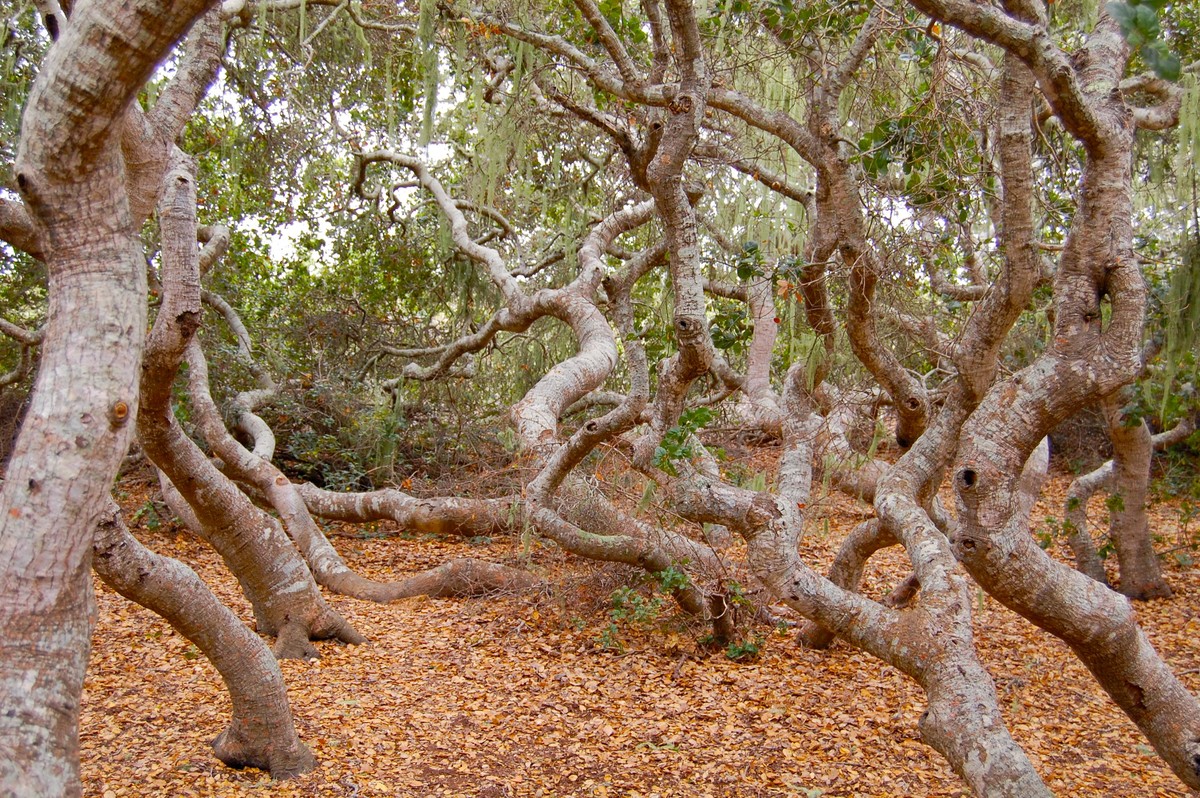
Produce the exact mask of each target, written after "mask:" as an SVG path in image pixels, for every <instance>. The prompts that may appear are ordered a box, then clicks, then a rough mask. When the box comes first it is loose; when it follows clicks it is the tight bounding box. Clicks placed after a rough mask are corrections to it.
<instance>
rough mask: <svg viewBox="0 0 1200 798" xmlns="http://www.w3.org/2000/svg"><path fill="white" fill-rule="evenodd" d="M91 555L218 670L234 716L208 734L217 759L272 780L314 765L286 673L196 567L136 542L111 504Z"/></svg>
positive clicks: (116, 585) (116, 586) (109, 580)
mask: <svg viewBox="0 0 1200 798" xmlns="http://www.w3.org/2000/svg"><path fill="white" fill-rule="evenodd" d="M92 554H93V557H92V567H93V568H94V569H95V571H96V573H97V575H99V577H100V578H101V579H102V580H104V583H105V584H106V585H108V586H109V587H111V588H112V589H113V590H115V591H117V592H118V593H120V594H121V595H122V596H124V597H125V598H127V599H129V600H130V601H134V602H137V603H138V604H141V605H142V606H143V607H146V608H147V609H150V610H151V611H153V612H155V613H157V614H158V615H160V616H162V617H163V618H164V619H165V620H166V621H167V622H168V623H170V624H171V626H172V627H174V628H175V630H176V631H177V632H179V633H180V634H181V635H183V636H184V637H185V638H187V639H188V640H189V641H191V642H192V643H194V644H195V645H196V647H197V648H198V649H200V651H201V653H203V654H204V656H205V657H207V658H208V659H209V661H210V662H212V664H213V665H214V666H215V667H216V669H217V671H218V672H219V673H220V674H221V678H222V679H223V680H224V682H225V687H226V689H227V690H228V691H229V696H230V699H231V700H232V702H233V718H232V719H231V720H230V723H229V726H228V728H226V729H225V731H223V732H221V734H220V736H219V737H217V738H216V739H215V740H213V750H214V751H215V752H216V755H217V758H218V759H220V760H221V761H222V762H224V763H225V764H227V765H229V766H231V767H237V768H242V767H256V768H261V769H263V770H266V771H268V772H270V774H271V776H272V778H276V779H286V778H290V777H292V776H298V775H300V774H301V773H307V772H308V771H310V770H312V769H313V767H314V766H315V764H316V763H315V761H314V759H313V756H312V754H311V753H310V752H309V750H308V748H307V746H305V745H304V743H302V742H300V739H299V737H297V736H296V728H295V724H294V723H293V722H292V711H291V707H290V705H289V704H288V698H287V688H286V686H285V685H284V683H283V674H282V673H281V672H280V670H279V665H278V663H277V662H276V661H275V657H274V656H273V655H272V654H271V650H270V649H269V648H267V646H266V644H264V643H263V641H262V639H261V638H259V637H258V636H257V635H255V634H254V633H253V632H251V631H250V630H249V629H247V628H246V626H245V625H244V624H242V622H241V621H239V620H238V618H237V616H236V615H234V614H233V612H231V611H230V610H229V608H228V607H226V606H225V605H224V604H222V603H221V602H220V600H219V599H217V597H216V596H214V595H213V593H212V591H211V590H209V589H208V586H207V585H205V584H204V582H203V581H202V580H201V579H200V577H198V576H197V575H196V573H195V571H193V570H192V569H191V568H189V567H187V566H186V565H184V564H183V563H181V562H179V561H178V560H174V559H171V558H170V557H164V556H162V555H160V554H156V553H154V552H153V551H150V550H149V549H147V548H146V547H145V546H143V545H142V544H141V543H140V542H138V540H137V539H136V538H135V537H134V536H133V535H132V534H130V532H129V529H128V528H127V527H126V526H125V522H124V520H123V519H122V518H121V510H120V508H119V507H117V506H116V503H115V502H110V504H109V507H108V509H107V511H106V512H105V513H104V515H103V516H102V517H101V521H100V524H99V526H98V527H97V533H96V540H95V541H94V542H93V544H92Z"/></svg>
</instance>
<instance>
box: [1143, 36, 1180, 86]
mask: <svg viewBox="0 0 1200 798" xmlns="http://www.w3.org/2000/svg"><path fill="white" fill-rule="evenodd" d="M1142 58H1143V59H1144V60H1145V61H1146V65H1147V66H1148V67H1150V68H1151V69H1152V70H1154V74H1156V75H1158V76H1159V77H1160V78H1162V79H1163V80H1179V78H1180V77H1181V76H1182V75H1183V65H1182V64H1181V63H1180V60H1179V56H1178V55H1176V54H1175V53H1173V52H1171V51H1170V50H1169V49H1167V45H1166V43H1165V42H1162V41H1156V42H1151V43H1150V44H1147V45H1146V46H1144V47H1142Z"/></svg>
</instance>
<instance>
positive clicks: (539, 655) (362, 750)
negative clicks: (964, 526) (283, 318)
mask: <svg viewBox="0 0 1200 798" xmlns="http://www.w3.org/2000/svg"><path fill="white" fill-rule="evenodd" d="M1064 488H1065V481H1064V480H1062V479H1061V478H1060V479H1056V480H1055V481H1054V483H1053V485H1052V489H1051V490H1052V493H1053V494H1058V493H1061V491H1062V490H1063V489H1064ZM135 502H136V499H135ZM136 506H137V504H136V503H135V504H134V505H133V507H134V508H136ZM1059 506H1061V505H1059ZM861 511H862V508H856V507H855V506H854V505H853V504H851V503H849V502H842V501H835V500H828V501H827V503H826V507H825V515H826V517H827V519H828V524H826V523H825V519H818V520H817V521H816V522H815V523H814V524H813V525H812V527H813V532H812V533H811V534H810V535H809V536H808V538H806V541H805V546H806V548H807V549H809V551H806V556H808V557H809V558H810V562H817V561H820V562H825V561H827V560H828V558H829V557H830V556H831V547H832V544H833V543H835V542H836V540H838V539H840V532H841V530H843V529H844V528H846V527H847V525H849V524H851V523H853V522H854V520H855V518H854V516H855V515H857V514H859V513H861ZM1060 514H1061V513H1060V511H1057V510H1055V509H1054V508H1053V507H1039V509H1038V510H1037V511H1036V512H1035V515H1034V517H1035V518H1037V519H1042V518H1045V516H1047V515H1055V516H1058V515H1060ZM143 520H145V519H143ZM1172 524H1175V525H1176V526H1177V524H1178V514H1177V513H1175V514H1174V515H1172V513H1171V511H1170V510H1169V508H1168V509H1167V510H1166V511H1165V512H1164V513H1162V514H1161V515H1160V517H1159V518H1158V528H1159V531H1160V533H1162V534H1163V535H1164V536H1165V539H1166V540H1168V541H1173V540H1174V534H1175V532H1174V531H1173V529H1172ZM826 527H828V531H826ZM360 531H361V530H360ZM1194 531H1200V530H1194ZM137 532H138V534H139V536H140V537H141V538H142V539H143V541H145V542H147V543H148V544H149V545H151V546H152V547H153V548H155V549H156V550H158V551H160V552H162V553H164V554H168V555H171V556H174V557H178V558H180V559H183V560H184V561H186V562H188V563H190V564H192V565H193V567H195V568H196V569H197V571H199V572H200V574H201V576H203V577H204V579H205V580H206V581H207V582H208V583H209V584H210V585H212V586H213V587H214V589H215V590H216V591H217V592H218V594H219V595H221V597H222V598H223V599H224V600H225V601H226V602H227V603H228V604H229V605H230V606H232V607H233V608H234V609H235V611H237V612H238V613H239V614H241V615H242V617H244V618H247V619H248V618H249V608H248V605H247V604H246V602H245V601H244V599H242V598H241V596H240V595H239V594H238V593H237V589H236V585H235V584H234V582H233V580H232V578H230V577H228V576H227V575H226V574H225V573H224V572H223V570H222V569H221V567H220V564H219V561H218V559H217V558H216V556H215V555H213V554H212V553H210V552H209V551H208V550H206V549H205V547H204V546H203V545H202V544H200V543H199V542H197V541H195V540H194V539H192V538H191V537H190V536H188V535H183V534H178V533H176V532H175V531H174V530H173V529H171V528H169V527H168V526H165V525H164V526H162V527H160V528H159V529H158V530H156V531H149V530H146V529H144V528H143V529H138V530H137ZM335 543H336V544H337V545H338V547H339V549H340V550H341V551H342V552H343V554H344V555H345V556H346V559H347V561H348V562H350V564H351V565H352V566H354V567H356V568H359V569H361V570H362V571H364V572H366V573H369V574H373V575H376V576H378V577H386V576H388V575H396V574H401V573H404V572H410V571H414V570H417V569H420V568H424V567H429V566H431V565H436V564H438V563H440V562H442V561H443V560H444V559H446V558H448V557H449V556H455V555H456V556H463V555H464V554H466V555H467V556H476V557H484V558H489V559H497V560H512V559H513V558H515V557H518V556H520V552H519V551H518V549H519V547H520V543H519V542H518V541H507V540H499V541H478V540H477V541H475V542H474V543H473V544H472V543H465V542H459V541H446V540H404V539H398V538H393V539H359V538H353V539H352V538H346V537H339V538H337V539H336V540H335ZM527 554H529V555H530V556H531V558H532V562H533V564H534V566H535V567H540V568H544V569H546V571H547V572H548V573H549V574H550V575H551V576H553V577H557V578H558V580H559V584H560V587H559V588H558V589H557V590H556V591H555V593H554V594H552V595H549V596H543V597H540V598H538V599H536V600H530V598H529V597H523V598H501V599H494V600H489V601H482V600H477V601H465V602H464V601H453V600H442V599H420V600H410V601H403V602H399V603H397V604H394V605H390V606H374V605H369V604H366V603H362V602H357V601H352V600H343V599H339V598H337V597H335V598H333V599H332V601H333V603H334V604H335V605H336V606H337V607H338V608H339V609H340V610H341V611H342V612H344V613H345V614H346V615H347V616H348V617H349V618H350V619H351V620H352V621H353V623H354V624H355V625H356V627H357V628H358V629H359V630H360V631H362V632H363V633H365V634H366V635H367V636H368V637H369V638H370V639H371V643H370V644H369V645H365V646H358V647H347V646H341V645H336V644H322V646H321V653H322V657H323V658H322V659H321V660H320V661H319V662H313V663H304V662H294V661H291V662H285V663H284V664H283V670H284V674H285V677H286V679H287V683H288V686H289V692H290V695H291V698H292V701H293V708H294V711H295V715H296V719H297V725H298V728H299V731H300V734H301V737H302V738H303V739H304V740H305V741H307V742H308V744H309V745H310V746H311V747H312V748H313V751H314V753H315V754H316V756H317V759H318V760H319V762H320V767H319V769H318V770H317V771H316V772H314V773H312V774H310V775H308V776H305V777H303V778H301V779H297V780H296V781H293V782H287V783H279V784H273V783H271V782H270V781H269V780H268V779H267V778H266V776H265V775H264V774H263V773H260V772H258V771H242V772H238V771H233V770H229V769H227V768H225V767H223V766H221V765H220V764H219V763H218V762H217V761H216V760H215V759H214V758H213V757H212V755H211V752H210V749H209V747H208V742H209V741H210V740H211V739H212V738H213V737H214V736H216V735H217V734H218V733H219V732H220V731H221V729H222V728H223V724H224V721H225V720H226V718H227V716H228V715H227V713H228V701H227V699H226V697H225V695H224V692H223V690H222V687H221V684H220V681H219V678H218V677H217V675H216V672H215V670H214V669H213V668H212V667H211V666H210V665H209V664H208V662H207V661H206V660H205V659H204V658H203V657H200V656H199V655H198V653H197V652H196V650H195V649H194V648H192V647H191V646H190V645H189V644H187V643H186V641H184V640H182V639H181V638H180V637H179V636H178V635H176V634H175V633H174V632H173V631H172V630H171V629H170V628H169V627H168V626H167V625H166V624H165V623H163V622H161V621H159V620H158V619H157V617H156V616H154V615H153V614H152V613H150V612H149V611H147V610H144V609H142V608H140V607H137V606H135V605H131V604H129V603H128V602H125V601H124V600H123V599H121V598H120V597H118V596H115V595H114V594H112V593H111V592H109V591H107V590H106V589H105V588H104V587H102V586H98V588H97V599H98V604H99V619H98V624H97V628H96V633H95V637H94V647H93V651H92V661H91V667H90V669H89V672H88V679H87V684H86V687H85V695H84V708H83V717H82V732H81V737H82V747H83V779H84V794H85V795H88V796H104V797H105V798H109V796H113V797H115V796H143V795H170V796H193V795H195V796H199V795H219V796H241V795H247V796H250V795H263V794H271V795H277V796H326V795H328V796H489V797H492V796H496V797H498V796H635V795H638V796H655V795H657V796H662V797H663V798H666V796H689V797H690V796H696V797H697V798H699V796H776V795H778V796H786V795H799V796H807V797H815V796H847V798H848V797H849V796H959V795H965V792H964V790H963V788H962V786H961V784H960V782H959V781H958V779H957V778H956V777H955V776H954V775H953V774H952V773H951V772H950V771H949V769H948V767H947V766H946V765H945V764H944V763H943V761H942V760H941V758H940V757H938V756H937V755H936V754H935V753H934V752H933V751H932V750H931V749H929V748H927V747H926V746H924V745H923V744H922V743H921V742H920V741H919V739H918V738H917V732H916V722H917V718H918V716H919V714H920V712H921V711H922V709H923V702H922V699H921V694H920V691H919V690H917V689H916V688H915V686H913V685H912V684H911V683H910V682H908V681H907V680H906V679H905V678H904V677H903V676H901V675H900V673H899V672H898V671H896V670H895V669H894V668H891V667H889V666H885V665H882V664H881V663H879V662H878V661H876V660H874V659H872V658H870V657H868V656H866V655H864V654H860V653H858V652H856V651H854V650H852V649H850V648H849V647H848V646H845V645H843V644H839V645H835V646H834V648H833V649H832V650H830V651H828V652H813V651H806V650H802V649H798V648H797V647H795V645H794V644H793V643H792V641H791V635H790V634H788V633H782V632H778V631H774V630H771V629H767V628H764V629H760V630H758V633H759V634H761V635H762V636H763V639H762V641H761V648H762V653H761V655H760V656H759V657H758V658H757V659H755V660H753V661H743V662H734V661H731V660H729V659H728V658H727V657H726V656H725V655H724V654H723V653H722V652H719V651H718V652H715V653H708V652H705V651H704V650H703V649H702V647H701V646H700V645H699V643H698V640H697V638H698V637H699V635H701V634H703V631H704V630H697V629H689V628H687V627H686V626H685V625H681V623H680V622H679V620H678V619H676V618H673V617H671V613H670V608H669V606H668V607H667V608H665V609H664V610H663V611H661V612H660V613H658V617H657V618H654V619H651V620H650V621H649V622H647V623H644V624H638V623H635V622H633V621H631V620H622V621H619V622H614V621H612V619H611V618H610V617H609V614H608V609H609V608H610V606H611V604H610V596H611V593H612V591H613V590H614V589H615V588H616V587H618V586H619V584H620V582H619V581H618V578H617V576H616V575H613V574H607V575H605V574H600V575H589V574H592V572H590V571H588V570H587V569H585V568H582V567H580V566H579V565H578V564H577V563H574V562H571V561H563V560H562V558H561V557H560V556H559V555H557V554H556V553H554V552H553V551H552V550H550V549H549V548H542V547H539V546H537V545H536V544H535V545H534V546H533V547H532V550H531V551H528V552H527ZM903 573H904V569H903V562H902V561H901V560H900V557H899V556H898V554H897V553H895V552H893V553H891V554H890V556H886V557H883V558H881V562H880V564H879V565H877V566H876V567H875V568H874V572H873V574H872V576H871V578H870V579H869V581H868V585H867V590H868V592H872V593H873V594H874V595H881V594H883V593H885V592H886V591H887V590H888V589H890V587H891V586H892V585H893V584H894V583H895V581H896V580H897V579H899V578H900V577H901V576H903ZM1169 574H1170V578H1171V582H1172V584H1173V585H1174V586H1175V588H1176V590H1177V597H1176V598H1175V599H1173V600H1171V601H1168V602H1154V603H1152V604H1150V605H1144V606H1142V607H1139V614H1140V615H1141V617H1142V618H1143V621H1144V623H1145V626H1146V627H1147V629H1148V631H1149V633H1150V634H1151V636H1152V638H1153V639H1154V642H1155V644H1156V645H1157V646H1159V648H1160V650H1161V651H1162V652H1163V653H1164V654H1165V655H1166V656H1167V658H1168V659H1169V660H1170V661H1171V662H1172V664H1173V665H1174V666H1175V668H1176V670H1177V672H1180V673H1183V674H1184V676H1183V678H1184V679H1185V680H1187V682H1188V684H1189V685H1190V686H1191V687H1192V689H1200V672H1198V670H1200V651H1198V650H1197V647H1196V644H1195V641H1196V639H1197V632H1198V631H1200V620H1197V619H1196V617H1195V616H1196V614H1197V610H1198V609H1200V571H1197V570H1196V569H1195V568H1191V567H1189V568H1187V569H1184V568H1183V567H1181V566H1179V565H1177V564H1175V563H1172V566H1171V567H1170V568H1169ZM977 600H978V602H979V606H978V607H977V608H976V609H977V612H976V614H975V619H976V631H977V637H978V643H979V646H980V650H981V653H982V656H983V658H984V660H985V661H986V662H987V664H988V666H989V668H990V669H991V672H992V673H993V675H994V676H995V678H996V682H997V687H998V689H999V691H1000V693H1001V696H1002V700H1003V706H1004V709H1005V711H1006V715H1007V720H1008V723H1009V726H1010V728H1011V729H1012V731H1013V734H1014V736H1015V737H1016V738H1017V740H1018V741H1019V742H1020V743H1021V744H1022V745H1023V746H1025V749H1026V750H1027V751H1028V752H1029V754H1030V756H1031V757H1032V759H1033V761H1034V763H1035V764H1036V765H1038V767H1039V770H1040V772H1041V774H1042V775H1043V777H1044V778H1045V779H1046V781H1047V782H1048V783H1049V784H1050V786H1051V788H1052V789H1053V790H1055V792H1057V793H1058V794H1059V795H1063V796H1116V795H1139V796H1145V795H1156V796H1183V795H1187V794H1188V793H1187V792H1186V791H1185V790H1184V788H1183V787H1182V785H1180V784H1179V783H1178V782H1177V781H1176V780H1175V779H1174V778H1173V777H1172V776H1171V774H1170V773H1169V772H1168V771H1167V769H1166V767H1165V766H1164V765H1163V764H1162V763H1161V762H1160V761H1159V760H1158V759H1157V758H1156V757H1155V756H1154V755H1153V754H1152V752H1151V751H1150V750H1149V748H1147V747H1146V744H1145V742H1144V741H1143V739H1142V738H1141V737H1140V735H1139V734H1138V733H1137V730H1136V729H1135V728H1134V727H1133V725H1132V724H1131V723H1130V722H1129V721H1128V720H1126V719H1125V718H1124V716H1123V715H1121V714H1120V713H1118V712H1117V711H1116V710H1115V709H1114V708H1113V707H1112V705H1111V703H1110V702H1109V701H1108V699H1107V698H1106V697H1105V696H1104V695H1103V693H1102V692H1101V691H1100V690H1099V689H1098V688H1097V687H1096V686H1095V685H1094V683H1093V682H1092V681H1091V680H1090V678H1089V677H1088V675H1087V674H1086V672H1085V671H1084V670H1083V668H1082V667H1081V666H1079V665H1078V664H1077V663H1076V661H1075V660H1074V659H1073V658H1072V657H1071V656H1070V654H1069V652H1068V651H1067V650H1066V647H1065V646H1063V645H1062V644H1060V643H1058V642H1057V641H1054V640H1052V639H1051V638H1049V637H1047V636H1046V635H1042V634H1040V633H1038V632H1036V631H1035V630H1034V629H1032V628H1031V627H1030V626H1029V625H1028V624H1027V623H1025V622H1024V621H1022V620H1020V619H1019V618H1016V617H1014V616H1013V615H1012V614H1011V613H1009V612H1007V611H1005V610H1003V609H1002V608H1000V607H999V606H998V605H997V604H996V603H995V602H994V601H992V600H991V599H988V598H986V597H984V596H982V594H979V596H978V597H977ZM652 614H653V613H652ZM610 624H611V625H612V627H611V628H610ZM606 632H607V634H606Z"/></svg>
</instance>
